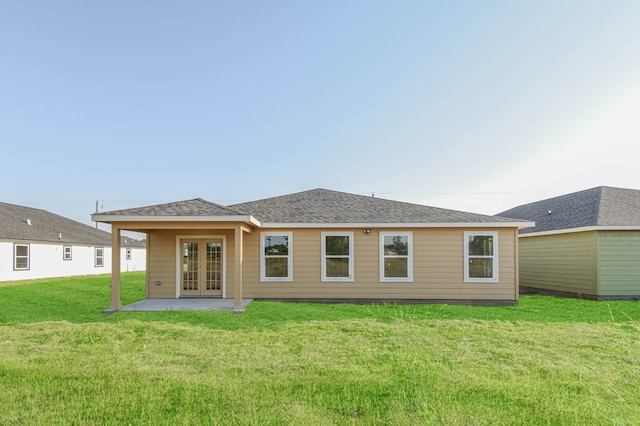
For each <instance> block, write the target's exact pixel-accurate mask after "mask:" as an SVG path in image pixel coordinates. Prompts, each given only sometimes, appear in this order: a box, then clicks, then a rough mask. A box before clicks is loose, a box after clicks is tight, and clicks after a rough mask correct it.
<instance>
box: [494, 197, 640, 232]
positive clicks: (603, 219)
mask: <svg viewBox="0 0 640 426" xmlns="http://www.w3.org/2000/svg"><path fill="white" fill-rule="evenodd" d="M498 216H508V217H513V218H518V219H523V220H531V221H535V223H536V226H535V227H534V228H527V229H522V230H520V233H530V232H544V231H554V230H561V229H572V228H581V227H586V226H640V191H639V190H636V189H624V188H613V187H609V186H599V187H596V188H591V189H587V190H584V191H579V192H574V193H571V194H566V195H561V196H559V197H554V198H549V199H547V200H542V201H537V202H534V203H529V204H524V205H521V206H518V207H514V208H512V209H510V210H506V211H504V212H502V213H498Z"/></svg>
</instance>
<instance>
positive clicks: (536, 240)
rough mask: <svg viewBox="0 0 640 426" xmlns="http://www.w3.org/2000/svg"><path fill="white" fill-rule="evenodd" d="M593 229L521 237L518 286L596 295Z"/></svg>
mask: <svg viewBox="0 0 640 426" xmlns="http://www.w3.org/2000/svg"><path fill="white" fill-rule="evenodd" d="M596 241H597V235H596V233H595V232H578V233H574V234H558V235H543V236H537V237H521V238H520V242H519V246H520V286H521V287H533V288H540V289H545V290H554V291H563V292H570V293H579V294H584V295H596V294H597V258H596V254H597V252H596Z"/></svg>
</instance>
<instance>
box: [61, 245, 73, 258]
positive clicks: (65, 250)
mask: <svg viewBox="0 0 640 426" xmlns="http://www.w3.org/2000/svg"><path fill="white" fill-rule="evenodd" d="M62 260H71V246H63V247H62Z"/></svg>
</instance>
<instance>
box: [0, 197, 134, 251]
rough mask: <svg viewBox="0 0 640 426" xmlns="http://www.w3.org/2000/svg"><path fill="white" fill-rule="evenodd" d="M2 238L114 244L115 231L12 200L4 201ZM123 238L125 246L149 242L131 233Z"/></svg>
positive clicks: (0, 225) (0, 218)
mask: <svg viewBox="0 0 640 426" xmlns="http://www.w3.org/2000/svg"><path fill="white" fill-rule="evenodd" d="M27 222H29V223H30V224H29V223H27ZM59 237H62V238H59ZM0 238H1V239H5V240H14V241H42V242H62V243H76V244H99V245H104V246H110V245H111V234H110V233H108V232H105V231H103V230H100V229H96V228H94V227H92V226H89V225H85V224H83V223H80V222H76V221H75V220H71V219H68V218H66V217H62V216H59V215H57V214H55V213H51V212H48V211H46V210H41V209H34V208H31V207H24V206H18V205H15V204H8V203H0ZM121 241H122V245H123V246H125V245H126V246H131V247H135V246H141V247H144V246H145V244H144V243H143V242H141V241H138V240H135V239H133V238H129V237H122V239H121Z"/></svg>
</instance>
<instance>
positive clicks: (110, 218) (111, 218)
mask: <svg viewBox="0 0 640 426" xmlns="http://www.w3.org/2000/svg"><path fill="white" fill-rule="evenodd" d="M91 220H93V221H94V222H102V223H113V222H115V223H117V222H250V223H252V224H254V225H255V226H258V227H260V226H261V224H260V221H258V220H257V219H256V218H254V217H253V216H251V215H248V216H123V215H91Z"/></svg>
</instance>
